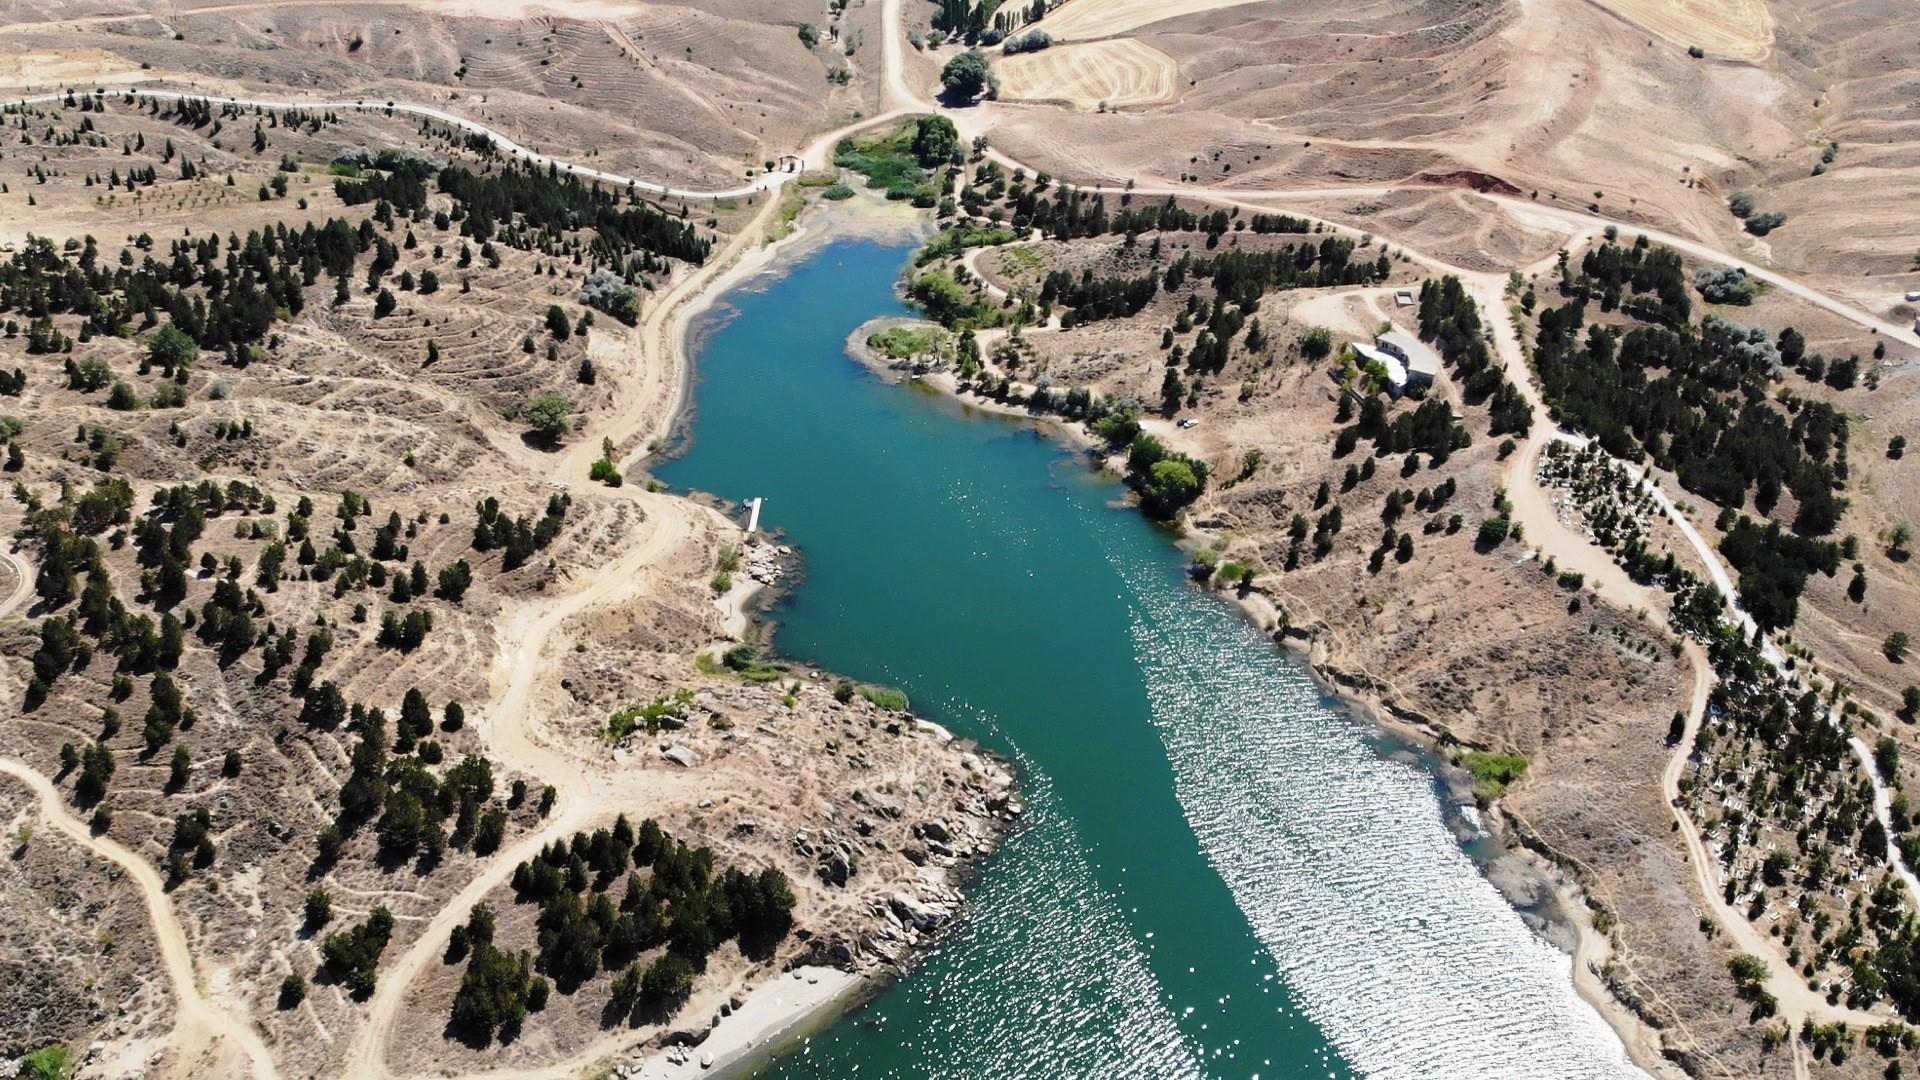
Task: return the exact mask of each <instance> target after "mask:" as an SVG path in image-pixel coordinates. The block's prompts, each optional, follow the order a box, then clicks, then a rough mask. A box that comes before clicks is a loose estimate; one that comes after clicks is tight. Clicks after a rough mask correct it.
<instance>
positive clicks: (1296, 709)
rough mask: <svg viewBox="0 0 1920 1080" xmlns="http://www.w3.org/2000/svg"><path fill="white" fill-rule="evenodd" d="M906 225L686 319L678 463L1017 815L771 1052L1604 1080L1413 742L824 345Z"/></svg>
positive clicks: (932, 411) (1598, 1028)
mask: <svg viewBox="0 0 1920 1080" xmlns="http://www.w3.org/2000/svg"><path fill="white" fill-rule="evenodd" d="M909 255H910V248H908V247H906V246H904V245H902V244H898V243H893V244H889V243H880V242H874V241H863V240H843V241H838V242H833V243H830V244H827V245H825V246H823V247H821V248H819V249H817V250H815V251H814V252H813V253H811V254H809V255H806V256H804V257H802V258H801V259H800V260H799V261H798V262H796V263H795V264H794V265H792V266H790V267H788V268H787V269H786V270H784V271H783V272H781V273H778V274H774V275H764V276H762V277H761V278H759V279H758V280H756V281H754V282H752V283H750V284H749V285H748V286H746V287H744V288H742V289H739V290H736V291H735V292H734V293H732V294H730V295H729V296H728V297H727V298H726V303H725V305H724V306H723V307H722V308H720V309H717V310H716V311H715V312H714V313H713V314H711V315H709V316H707V317H705V318H704V319H703V320H702V324H701V325H700V326H699V327H698V328H697V332H696V335H695V338H694V341H695V348H694V356H695V361H694V366H695V371H696V378H697V383H696V387H695V391H694V403H695V412H694V418H693V421H692V425H691V436H692V442H691V445H690V446H689V447H688V449H687V451H686V453H685V454H684V455H683V456H681V457H679V458H677V459H675V460H672V461H670V462H667V463H665V464H664V465H663V467H662V468H661V469H660V470H659V471H658V473H657V475H658V476H659V478H660V479H662V480H663V481H665V482H667V483H668V484H670V485H673V486H675V487H676V488H680V489H692V490H698V491H703V492H708V493H711V494H714V495H717V496H719V497H722V498H725V499H731V500H743V499H747V498H751V497H754V496H765V497H766V499H767V502H766V505H765V508H764V511H763V513H762V518H761V522H762V526H763V528H769V529H779V530H783V531H784V533H785V539H786V540H787V541H788V542H790V543H792V544H794V545H796V546H797V547H798V548H799V549H800V551H801V552H802V554H803V556H804V560H805V576H804V580H803V581H802V582H801V583H800V584H799V586H798V588H797V589H796V590H795V591H794V592H793V594H792V595H791V597H790V598H789V599H788V600H787V601H786V603H784V604H783V605H782V607H781V608H780V609H779V611H778V613H777V615H776V618H777V620H778V622H779V624H780V628H779V631H778V636H777V638H776V642H775V643H776V645H777V647H778V650H779V651H780V652H781V653H782V654H784V655H786V656H789V657H792V658H795V659H799V660H804V661H807V662H811V663H815V664H818V665H820V666H822V667H824V668H827V669H829V670H832V671H836V672H839V673H843V674H846V675H849V676H852V677H854V678H857V679H862V680H869V681H873V682H880V683H886V684H889V685H893V686H898V687H900V688H902V689H904V690H905V691H906V692H907V693H908V694H909V695H910V696H911V697H912V700H913V703H914V707H915V709H916V711H918V712H920V713H921V714H923V715H926V716H928V717H929V718H931V719H933V720H936V721H938V722H940V723H942V724H944V725H946V726H947V727H949V728H950V729H952V730H954V731H955V732H957V733H959V734H961V735H964V736H966V737H969V738H972V739H975V740H978V741H979V742H981V743H983V744H985V745H986V746H988V747H990V748H992V749H994V750H996V751H998V752H1000V753H1002V754H1005V755H1007V756H1008V757H1009V758H1011V759H1012V760H1014V761H1015V762H1016V763H1017V765H1018V767H1019V769H1020V772H1021V782H1022V789H1023V796H1024V798H1025V799H1026V801H1027V804H1028V806H1029V813H1028V816H1027V819H1026V821H1025V823H1024V825H1023V826H1022V827H1021V829H1020V830H1019V831H1018V832H1017V833H1016V834H1015V835H1014V836H1013V837H1012V838H1011V839H1010V840H1009V841H1008V843H1007V844H1006V846H1005V847H1004V849H1003V850H1002V852H1001V853H1000V854H999V855H998V856H997V857H996V858H995V859H994V860H993V861H992V862H991V863H990V864H989V865H988V867H987V869H986V871H985V873H984V874H983V875H982V876H981V879H980V880H979V881H978V882H977V884H976V886H975V889H974V891H973V892H972V894H971V902H970V906H969V908H968V911H967V914H966V917H965V920H964V921H963V922H962V923H961V924H960V925H959V926H958V927H957V928H956V929H955V930H954V932H953V933H952V934H951V935H950V936H949V937H948V938H947V939H946V941H945V942H944V943H943V944H942V945H941V947H940V948H939V950H938V951H936V952H935V953H934V954H932V955H931V956H930V957H928V958H927V959H926V960H924V961H923V962H922V963H920V964H919V965H918V966H917V967H915V968H914V970H913V971H912V972H911V973H910V974H909V975H908V976H907V977H906V978H904V979H903V980H901V981H900V982H899V983H897V984H896V985H894V986H892V987H891V988H889V989H887V990H886V991H884V992H883V993H882V994H880V996H879V997H878V998H877V999H876V1000H875V1001H874V1002H872V1003H871V1004H870V1005H867V1006H865V1007H863V1008H861V1009H858V1010H856V1011H854V1012H852V1013H850V1014H849V1015H847V1016H846V1017H844V1018H842V1019H841V1020H839V1021H838V1022H837V1023H835V1024H833V1025H832V1026H831V1027H829V1028H827V1029H826V1030H824V1031H822V1032H819V1033H816V1034H815V1035H813V1036H812V1037H811V1038H809V1039H808V1040H806V1041H805V1042H804V1043H803V1044H801V1045H798V1046H796V1047H794V1048H792V1049H791V1050H790V1051H789V1052H787V1053H785V1054H783V1055H782V1056H781V1057H780V1058H779V1059H778V1060H777V1061H775V1062H774V1063H773V1064H772V1065H770V1066H769V1068H768V1070H767V1071H768V1072H769V1073H770V1074H771V1075H774V1076H780V1077H844V1076H855V1075H857V1076H860V1077H869V1076H882V1077H941V1078H949V1077H979V1078H983V1080H984V1078H996V1080H997V1078H1003V1077H1026V1076H1033V1077H1058V1076H1072V1077H1110V1076H1151V1077H1184V1076H1219V1077H1250V1076H1262V1077H1280V1076H1302V1077H1328V1078H1339V1077H1346V1076H1354V1075H1367V1076H1376V1075H1377V1076H1404V1077H1462V1078H1465V1077H1495V1076H1512V1077H1553V1078H1573V1077H1615V1076H1633V1075H1638V1074H1636V1073H1635V1072H1634V1071H1633V1070H1632V1069H1631V1068H1630V1067H1629V1066H1628V1065H1627V1064H1626V1062H1625V1057H1624V1051H1623V1050H1622V1048H1621V1045H1620V1043H1619V1041H1618V1039H1617V1038H1615V1037H1614V1036H1613V1034H1612V1033H1611V1032H1610V1031H1609V1030H1608V1029H1607V1028H1606V1027H1605V1025H1604V1024H1603V1023H1601V1021H1600V1019H1599V1017H1598V1015H1597V1014H1596V1013H1594V1011H1593V1010H1592V1009H1591V1008H1589V1007H1588V1006H1587V1005H1586V1004H1585V1003H1583V1002H1581V1001H1580V1000H1579V999H1578V997H1577V996H1575V994H1574V992H1573V989H1572V985H1571V981H1570V976H1569V962H1568V960H1567V959H1566V957H1565V956H1564V954H1562V953H1560V952H1558V951H1556V950H1554V949H1553V948H1552V947H1551V946H1549V945H1547V944H1546V943H1545V942H1543V941H1541V940H1540V939H1539V938H1538V937H1537V936H1535V935H1534V934H1533V933H1532V932H1531V931H1530V930H1528V929H1527V927H1526V926H1525V925H1524V924H1523V923H1522V921H1521V919H1520V916H1519V915H1518V913H1516V912H1515V911H1514V910H1513V908H1512V907H1511V906H1509V905H1508V904H1507V903H1506V902H1505V901H1504V900H1502V899H1501V897H1500V896H1499V894H1498V893H1496V892H1495V891H1494V889H1493V888H1492V886H1491V885H1489V884H1488V883H1487V881H1486V880H1485V879H1484V878H1483V877H1482V876H1481V875H1480V873H1479V872H1478V870H1477V868H1476V867H1475V865H1474V863H1473V861H1472V860H1471V859H1470V858H1469V857H1468V855H1467V853H1466V852H1465V851H1464V850H1463V849H1462V847H1461V845H1460V843H1459V841H1458V840H1457V839H1456V838H1455V836H1454V835H1453V833H1451V832H1450V831H1449V830H1448V828H1447V825H1446V822H1445V820H1444V819H1443V814H1442V808H1441V798H1440V795H1439V793H1438V791H1437V789H1436V785H1435V782H1434V778H1433V775H1432V774H1431V772H1430V771H1428V769H1427V768H1426V766H1425V764H1424V763H1423V762H1422V761H1421V760H1420V759H1419V757H1418V756H1417V755H1415V754H1413V753H1412V752H1411V751H1409V750H1407V749H1406V748H1404V747H1399V746H1396V745H1394V744H1392V743H1390V742H1387V741H1386V740H1383V739H1381V738H1379V737H1378V736H1376V735H1375V734H1374V733H1373V732H1372V731H1371V729H1369V728H1367V727H1366V726H1364V725H1362V724H1360V723H1357V722H1355V721H1354V720H1352V719H1350V718H1349V717H1348V716H1347V715H1346V713H1345V712H1344V711H1342V710H1340V709H1339V708H1338V707H1337V705H1336V703H1334V702H1332V701H1330V700H1328V699H1327V698H1326V697H1325V696H1324V695H1323V694H1321V693H1320V691H1319V690H1318V689H1317V688H1316V686H1315V685H1314V683H1313V682H1312V681H1311V680H1310V679H1309V678H1308V676H1307V674H1306V672H1305V671H1304V669H1303V668H1302V667H1301V666H1300V664H1299V663H1298V662H1296V661H1295V660H1293V659H1291V658H1289V657H1288V656H1286V655H1284V654H1282V653H1280V652H1279V651H1277V650H1276V649H1275V648H1274V646H1273V645H1272V644H1271V643H1269V642H1268V641H1266V640H1265V638H1264V637H1263V636H1262V635H1260V634H1259V633H1258V632H1256V631H1255V630H1254V629H1253V628H1252V627H1251V626H1249V625H1248V624H1247V623H1246V622H1245V621H1244V620H1242V619H1241V618H1240V617H1239V616H1238V614H1237V613H1236V612H1234V611H1233V610H1232V609H1231V608H1229V607H1228V606H1227V605H1226V604H1224V603H1223V602H1221V601H1219V600H1218V599H1216V598H1214V597H1211V596H1208V595H1206V594H1204V593H1202V592H1200V591H1198V590H1196V589H1194V588H1192V587H1190V586H1189V585H1188V584H1187V582H1186V581H1185V579H1184V576H1183V572H1182V560H1181V559H1180V557H1179V556H1178V554H1177V552H1176V551H1175V550H1174V549H1173V547H1172V545H1171V544H1170V543H1169V540H1168V537H1167V536H1166V535H1164V534H1163V533H1161V532H1159V531H1157V530H1156V529H1155V528H1154V527H1152V526H1151V525H1149V524H1148V523H1147V522H1146V521H1145V520H1143V519H1142V518H1141V517H1140V515H1139V514H1138V513H1136V512H1134V511H1132V510H1130V509H1127V508H1125V507H1124V506H1122V505H1121V504H1120V503H1119V500H1120V498H1121V496H1122V495H1123V494H1124V492H1123V489H1122V488H1121V487H1120V486H1119V485H1118V484H1117V483H1115V481H1114V480H1113V478H1111V477H1109V476H1103V475H1101V474H1099V473H1097V472H1095V471H1094V470H1092V469H1091V468H1090V467H1089V464H1088V462H1087V460H1086V458H1085V457H1084V455H1082V454H1079V453H1077V452H1074V451H1071V450H1069V449H1067V448H1065V447H1064V446H1063V445H1062V444H1060V443H1057V442H1054V441H1051V440H1049V439H1047V438H1045V437H1043V436H1042V435H1041V434H1040V433H1039V432H1038V431H1037V430H1036V429H1035V428H1034V426H1033V425H1032V424H1029V423H1026V422H1023V421H1018V420H1013V419H1009V418H1005V417H996V416H991V415H986V414H981V413H978V412H974V411H971V410H968V409H966V408H965V407H964V406H962V405H960V404H958V403H956V402H954V401H952V400H950V399H947V398H944V397H939V396H936V395H933V394H931V393H929V392H927V391H925V390H923V389H920V388H917V387H915V386H913V385H911V384H906V385H897V384H889V383H887V382H886V381H884V380H882V379H880V378H878V377H876V376H875V375H873V374H872V373H870V372H868V371H867V370H866V369H865V368H863V367H861V366H860V365H858V364H856V363H855V362H853V361H851V360H850V359H848V358H847V357H846V356H845V354H844V351H843V345H844V342H845V340H846V338H847V335H848V334H849V332H851V331H852V330H853V329H854V328H855V327H856V326H858V325H860V324H861V323H863V322H865V321H866V320H868V319H870V318H873V317H875V316H880V315H892V314H904V313H906V312H905V311H904V309H903V307H902V305H901V303H900V301H899V300H898V299H897V298H896V297H895V294H894V291H893V286H894V283H895V281H896V280H897V278H898V276H899V273H900V271H901V269H902V267H903V266H904V265H905V264H906V263H907V261H908V258H909Z"/></svg>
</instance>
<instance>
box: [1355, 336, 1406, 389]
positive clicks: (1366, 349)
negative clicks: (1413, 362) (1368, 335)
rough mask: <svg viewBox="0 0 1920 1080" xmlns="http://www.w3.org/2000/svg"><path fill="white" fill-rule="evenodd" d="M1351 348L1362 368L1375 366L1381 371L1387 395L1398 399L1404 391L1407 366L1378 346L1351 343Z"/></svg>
mask: <svg viewBox="0 0 1920 1080" xmlns="http://www.w3.org/2000/svg"><path fill="white" fill-rule="evenodd" d="M1352 348H1353V354H1354V355H1355V356H1358V357H1359V358H1360V365H1361V366H1362V367H1376V366H1377V367H1379V368H1380V369H1381V371H1382V377H1383V378H1385V379H1386V383H1387V392H1388V393H1391V394H1392V395H1393V396H1394V397H1399V396H1400V394H1401V393H1402V392H1403V391H1405V390H1406V388H1407V365H1406V364H1404V363H1402V362H1401V361H1400V358H1399V357H1397V356H1395V355H1393V354H1392V353H1390V352H1388V351H1387V350H1385V349H1382V348H1379V347H1378V346H1375V345H1366V344H1362V343H1361V342H1358V341H1356V342H1354V343H1353V346H1352Z"/></svg>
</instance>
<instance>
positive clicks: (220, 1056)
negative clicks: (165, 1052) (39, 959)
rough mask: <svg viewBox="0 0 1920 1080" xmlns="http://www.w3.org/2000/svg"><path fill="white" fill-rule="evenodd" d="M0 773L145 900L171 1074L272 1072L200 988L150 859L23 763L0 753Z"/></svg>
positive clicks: (240, 1022)
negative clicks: (73, 807) (82, 814)
mask: <svg viewBox="0 0 1920 1080" xmlns="http://www.w3.org/2000/svg"><path fill="white" fill-rule="evenodd" d="M0 773H5V774H6V775H8V776H11V777H13V778H14V779H15V780H18V781H20V782H21V783H23V784H25V785H26V786H27V787H28V788H29V789H30V790H31V791H32V792H33V794H34V796H35V797H36V798H37V799H39V801H40V816H41V817H42V818H44V819H45V820H46V822H47V823H48V824H49V825H52V826H53V827H54V828H55V829H56V830H58V831H59V832H60V833H61V834H62V835H63V836H65V837H66V838H67V839H69V840H71V841H72V842H74V843H75V844H78V845H79V846H80V847H82V848H85V849H86V850H87V851H89V852H91V853H93V854H95V855H98V856H100V857H101V858H103V859H106V860H108V861H110V862H112V863H113V864H114V865H115V866H118V867H119V868H120V869H121V870H123V871H125V872H126V874H127V876H128V877H129V878H130V879H132V881H133V884H134V886H135V887H136V888H138V889H139V890H140V896H141V899H142V900H144V901H145V902H146V906H147V914H148V916H149V921H150V922H151V923H152V925H153V936H154V941H155V942H156V943H157V944H158V946H159V949H160V963H161V966H162V967H164V968H165V969H166V975H167V981H168V982H169V983H170V984H171V985H172V987H173V999H174V1020H173V1033H172V1035H171V1036H170V1037H169V1040H168V1041H169V1042H170V1043H171V1045H172V1047H173V1051H174V1061H173V1071H172V1075H174V1076H177V1077H183V1078H184V1077H190V1076H237V1075H242V1074H246V1075H252V1076H255V1077H273V1076H276V1075H278V1074H277V1072H276V1071H275V1069H274V1064H273V1055H272V1054H270V1053H269V1052H268V1050H267V1044H266V1043H265V1042H264V1041H263V1040H262V1039H261V1038H260V1033H259V1032H257V1031H255V1030H254V1028H253V1025H252V1022H251V1021H250V1020H249V1019H248V1018H247V1016H246V1014H245V1013H244V1012H235V1011H234V1010H232V1009H229V1008H227V1007H226V1006H224V1005H221V1004H219V1003H217V1002H215V1001H214V1000H213V999H212V998H211V997H209V996H208V995H207V994H206V992H205V991H203V990H202V989H201V988H200V979H199V976H198V974H197V973H196V972H195V969H194V964H193V954H192V952H191V951H190V950H189V949H188V947H187V935H186V932H185V931H184V930H183V929H182V928H181V926H180V918H179V916H178V915H177V914H175V912H174V910H173V901H172V899H171V898H169V897H168V896H167V890H166V884H165V883H164V882H163V881H162V880H161V878H160V873H159V871H157V870H155V869H154V868H153V864H152V863H150V862H148V861H147V860H146V859H144V858H141V857H140V856H139V855H136V854H134V853H133V852H132V851H130V850H128V849H127V848H126V847H125V846H123V845H122V844H121V843H120V842H119V841H117V840H115V839H113V838H112V837H110V836H95V835H94V834H93V831H92V830H91V829H89V828H88V827H87V825H86V823H85V822H82V821H81V820H80V819H79V818H76V817H74V816H73V815H72V814H71V813H69V812H68V811H67V807H66V804H65V802H63V801H62V800H61V797H60V790H59V789H58V788H56V787H54V786H53V782H52V781H51V780H48V779H47V778H46V777H44V776H42V775H40V774H39V773H38V772H35V771H34V770H33V769H31V768H29V767H28V766H27V765H26V764H24V763H22V762H19V761H15V760H13V759H11V758H0Z"/></svg>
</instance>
